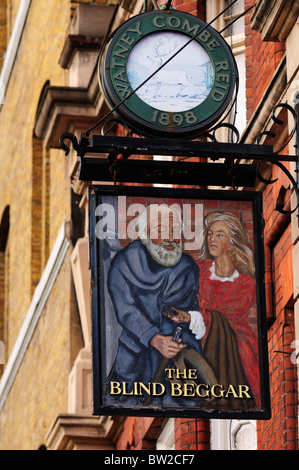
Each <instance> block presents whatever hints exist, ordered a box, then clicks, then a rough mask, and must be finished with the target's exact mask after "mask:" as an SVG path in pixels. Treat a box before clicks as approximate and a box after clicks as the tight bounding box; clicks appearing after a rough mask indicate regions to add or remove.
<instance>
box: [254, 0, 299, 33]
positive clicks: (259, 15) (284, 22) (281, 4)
mask: <svg viewBox="0 0 299 470" xmlns="http://www.w3.org/2000/svg"><path fill="white" fill-rule="evenodd" d="M298 14H299V0H259V2H258V3H257V6H256V8H255V10H254V13H253V15H252V18H251V21H252V28H253V29H255V30H257V31H259V32H260V33H261V35H262V38H263V39H264V40H265V41H280V42H284V41H285V40H286V38H287V37H288V35H289V34H290V31H291V30H292V28H293V26H294V24H295V23H296V21H297V18H298Z"/></svg>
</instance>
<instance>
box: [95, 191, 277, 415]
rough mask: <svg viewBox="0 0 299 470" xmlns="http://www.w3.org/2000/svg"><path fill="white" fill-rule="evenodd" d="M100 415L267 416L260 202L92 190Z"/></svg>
mask: <svg viewBox="0 0 299 470" xmlns="http://www.w3.org/2000/svg"><path fill="white" fill-rule="evenodd" d="M89 212H90V220H89V232H90V234H89V236H90V267H91V286H92V325H93V331H92V338H93V393H94V414H95V415H105V414H117V415H131V416H134V415H145V416H173V417H176V416H191V417H192V416H194V417H208V418H237V419H243V418H252V419H267V418H269V417H270V404H269V382H268V362H267V336H266V311H265V297H264V277H263V276H264V253H263V224H262V201H261V194H260V193H257V192H238V191H211V190H209V191H201V190H191V189H165V188H163V189H162V188H159V189H158V188H136V187H120V186H114V187H111V186H108V187H99V186H91V187H90V191H89Z"/></svg>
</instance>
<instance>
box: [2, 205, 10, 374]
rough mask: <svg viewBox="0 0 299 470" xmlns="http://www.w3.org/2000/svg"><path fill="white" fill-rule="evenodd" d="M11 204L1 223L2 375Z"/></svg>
mask: <svg viewBox="0 0 299 470" xmlns="http://www.w3.org/2000/svg"><path fill="white" fill-rule="evenodd" d="M8 235H9V206H7V207H6V208H5V210H4V212H3V215H2V219H1V223H0V375H1V374H2V372H3V364H4V362H5V352H6V351H7V347H8V295H9V241H8Z"/></svg>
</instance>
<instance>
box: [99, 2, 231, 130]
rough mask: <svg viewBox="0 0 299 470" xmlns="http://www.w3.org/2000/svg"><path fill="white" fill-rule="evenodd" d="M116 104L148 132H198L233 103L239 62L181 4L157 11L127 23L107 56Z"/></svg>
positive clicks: (103, 72)
mask: <svg viewBox="0 0 299 470" xmlns="http://www.w3.org/2000/svg"><path fill="white" fill-rule="evenodd" d="M99 71H100V83H101V88H102V91H103V93H104V95H105V97H106V100H107V102H108V104H109V106H110V107H111V108H114V107H115V106H118V108H117V114H118V116H119V117H120V118H121V119H123V120H124V121H125V122H126V123H128V125H129V126H130V127H131V128H132V129H133V130H135V131H137V132H138V133H140V134H143V135H146V136H162V137H168V138H169V137H174V138H176V137H186V138H189V137H196V136H197V135H199V134H200V132H202V131H203V130H206V129H208V128H209V127H211V125H213V124H214V123H215V122H216V121H217V120H218V119H219V118H220V117H221V116H222V115H223V113H224V112H225V110H226V109H227V107H228V105H229V103H230V102H231V99H232V96H233V93H234V90H235V86H236V82H237V78H238V77H237V75H238V73H237V68H236V64H235V61H234V57H233V55H232V52H231V50H230V48H229V46H228V45H227V43H226V41H225V40H224V39H223V38H222V36H221V35H220V34H219V33H218V32H217V31H216V30H214V29H213V28H212V27H211V26H207V24H206V23H205V22H203V21H202V20H200V19H198V18H196V17H194V16H192V15H190V14H188V13H183V12H180V11H176V10H168V11H153V12H148V13H144V14H141V15H138V16H135V17H133V18H131V19H130V20H128V21H127V22H126V23H124V24H123V25H122V26H121V27H120V28H119V29H118V30H117V31H116V32H115V33H114V35H113V37H112V39H111V40H110V42H109V44H108V47H107V50H106V54H105V56H104V57H103V60H102V61H101V62H100V70H99Z"/></svg>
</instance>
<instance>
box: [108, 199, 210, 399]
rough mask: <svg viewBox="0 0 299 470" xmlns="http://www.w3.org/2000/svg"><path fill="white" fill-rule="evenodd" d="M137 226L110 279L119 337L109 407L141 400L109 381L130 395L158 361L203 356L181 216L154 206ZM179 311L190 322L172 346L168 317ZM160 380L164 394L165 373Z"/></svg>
mask: <svg viewBox="0 0 299 470" xmlns="http://www.w3.org/2000/svg"><path fill="white" fill-rule="evenodd" d="M138 226H139V230H138V234H139V239H138V240H135V241H134V242H132V243H131V244H130V245H128V246H127V247H126V248H124V249H122V250H120V251H119V252H118V253H117V255H116V256H115V258H114V260H113V262H112V265H111V268H110V271H109V276H108V289H109V293H110V296H111V299H112V302H113V306H114V309H115V313H116V317H117V321H118V323H119V325H120V326H121V327H122V333H121V335H120V338H119V346H118V352H117V356H116V359H115V362H114V365H113V367H112V370H111V372H110V374H109V377H108V379H107V382H106V404H107V405H108V404H109V405H113V404H114V405H115V406H117V404H129V405H130V406H135V405H142V404H143V403H144V396H132V395H124V394H118V395H117V396H115V395H113V394H111V386H110V384H111V382H112V381H116V382H118V383H126V390H127V391H128V392H130V391H131V390H132V389H133V386H134V383H137V382H138V383H139V382H143V383H144V384H146V385H147V384H148V383H149V382H153V380H154V377H155V376H156V373H157V370H158V369H159V367H160V365H161V362H162V361H164V364H166V367H174V366H173V360H174V359H175V358H176V357H177V355H178V353H179V352H180V351H182V350H183V349H184V348H187V349H192V350H194V351H196V353H198V354H201V343H200V339H201V337H202V336H203V335H204V333H205V326H204V323H203V319H202V316H201V314H200V313H199V312H198V300H197V294H198V288H199V286H198V284H199V270H198V266H197V264H196V263H195V262H194V261H193V259H192V258H191V256H189V255H187V254H186V253H184V252H183V251H182V241H181V221H180V214H178V213H177V212H175V211H174V210H173V209H172V208H171V207H168V206H166V205H159V206H158V205H152V206H149V207H148V208H147V209H146V210H145V211H144V212H143V213H142V214H141V215H140V217H139V220H138ZM180 310H183V311H187V312H189V314H190V322H189V323H188V324H187V323H182V324H180V326H181V327H182V334H181V338H180V340H179V341H178V342H176V341H173V332H174V328H175V323H174V322H173V321H172V320H171V316H173V315H180V313H179V311H180ZM167 315H168V316H167ZM159 382H160V383H164V384H165V387H166V390H168V388H169V383H168V378H167V376H166V373H165V372H164V371H163V373H162V375H161V377H159ZM162 399H163V404H165V403H166V404H168V405H171V404H172V397H171V396H170V394H169V392H167V393H166V394H165V395H164V396H163V398H161V397H160V398H157V397H156V398H153V399H152V401H151V404H152V405H153V406H154V405H155V404H156V405H157V404H161V400H162ZM157 400H158V402H157ZM191 406H192V405H191ZM194 406H195V405H194Z"/></svg>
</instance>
